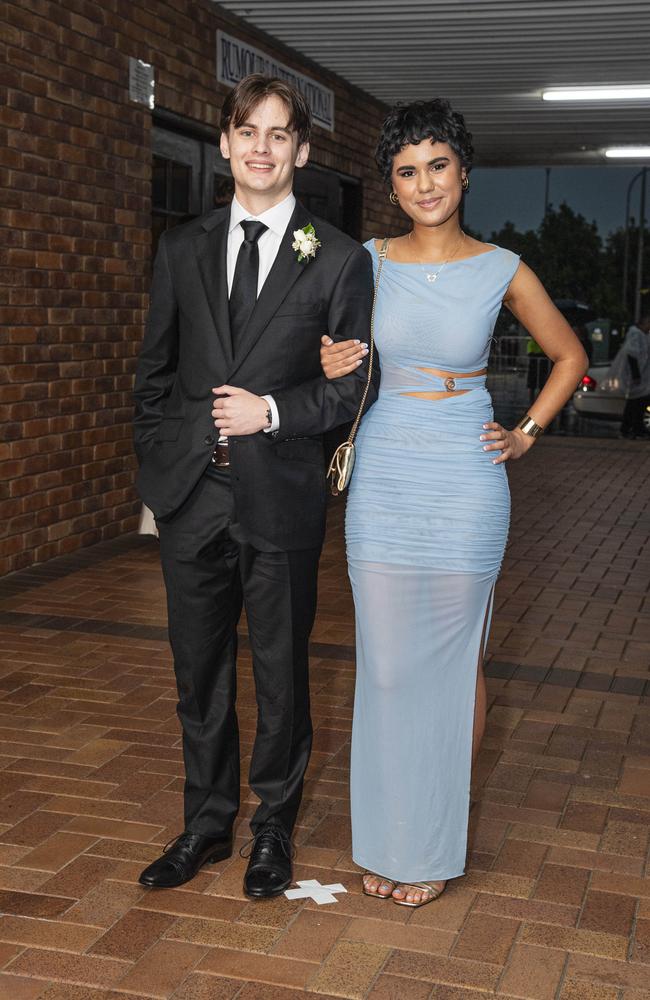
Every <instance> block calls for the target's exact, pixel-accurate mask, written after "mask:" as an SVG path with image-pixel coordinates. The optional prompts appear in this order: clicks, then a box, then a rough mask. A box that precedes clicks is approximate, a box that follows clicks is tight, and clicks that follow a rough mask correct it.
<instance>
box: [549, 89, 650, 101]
mask: <svg viewBox="0 0 650 1000" xmlns="http://www.w3.org/2000/svg"><path fill="white" fill-rule="evenodd" d="M644 98H645V100H650V86H643V87H571V88H567V89H565V90H561V89H559V88H556V89H553V90H543V91H542V100H543V101H637V100H643V99H644Z"/></svg>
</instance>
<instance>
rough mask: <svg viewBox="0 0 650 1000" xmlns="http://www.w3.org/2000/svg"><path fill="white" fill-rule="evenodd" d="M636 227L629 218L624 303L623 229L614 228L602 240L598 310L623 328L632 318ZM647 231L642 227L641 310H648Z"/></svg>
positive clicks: (649, 239) (649, 249) (649, 253)
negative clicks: (643, 231) (643, 236)
mask: <svg viewBox="0 0 650 1000" xmlns="http://www.w3.org/2000/svg"><path fill="white" fill-rule="evenodd" d="M638 245H639V227H638V226H637V225H635V223H634V219H632V220H631V224H630V229H629V234H628V268H627V288H626V294H625V303H624V302H623V272H624V269H625V229H624V228H623V227H621V228H620V229H615V230H613V232H611V233H610V234H609V236H608V237H607V239H606V241H605V247H604V250H603V280H602V283H601V290H600V297H599V298H598V300H597V302H598V311H599V312H601V313H602V315H603V316H611V317H612V320H613V321H614V324H615V325H616V326H618V327H619V328H621V327H623V328H625V327H626V326H628V325H629V324H630V323H631V322H632V320H633V318H634V317H633V313H634V297H635V292H636V269H637V248H638ZM649 285H650V233H648V231H647V230H646V235H645V241H644V245H643V282H642V297H641V310H642V312H648V311H649V310H650V290H648V286H649Z"/></svg>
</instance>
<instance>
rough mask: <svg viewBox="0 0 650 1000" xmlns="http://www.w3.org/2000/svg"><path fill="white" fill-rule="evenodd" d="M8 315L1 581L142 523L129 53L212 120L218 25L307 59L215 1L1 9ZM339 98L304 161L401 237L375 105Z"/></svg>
mask: <svg viewBox="0 0 650 1000" xmlns="http://www.w3.org/2000/svg"><path fill="white" fill-rule="evenodd" d="M0 11H1V15H0V16H1V20H2V22H3V24H4V28H5V30H4V31H3V33H2V43H1V46H0V57H1V58H0V64H1V65H2V69H1V70H0V73H1V74H2V80H1V85H2V89H3V93H2V98H3V99H2V101H1V104H2V107H1V109H0V170H1V171H2V184H1V188H2V191H1V193H0V198H1V199H2V207H3V209H5V210H6V211H3V216H2V218H3V221H2V224H1V225H2V228H1V230H0V231H1V235H2V241H3V242H2V246H3V258H2V268H1V277H0V281H1V285H0V295H1V296H2V298H1V300H0V305H1V306H2V311H3V330H4V336H3V341H2V348H1V350H2V368H1V370H0V410H1V412H2V418H1V419H2V426H1V434H0V489H1V491H2V492H1V494H0V496H1V498H2V500H1V502H2V516H1V518H0V531H1V535H0V573H6V572H9V571H11V570H15V569H21V568H23V567H25V566H28V565H30V564H31V563H35V562H41V561H43V560H46V559H49V558H51V557H53V556H56V555H59V554H62V553H64V552H70V551H72V550H73V549H76V548H78V547H80V546H83V545H91V544H93V543H94V542H97V541H100V540H101V539H104V538H110V537H113V536H115V535H118V534H121V533H123V532H126V531H130V530H133V529H134V528H135V527H136V525H137V513H138V506H139V504H138V500H137V497H136V495H135V492H134V488H133V479H134V472H135V459H134V456H133V452H132V446H131V425H130V421H131V414H132V403H131V387H132V381H133V372H134V367H135V360H136V357H137V352H138V348H139V343H140V340H141V336H142V330H143V322H144V316H145V310H146V305H147V288H148V275H149V256H150V186H151V141H150V140H151V112H150V111H149V110H148V109H146V108H143V107H142V106H140V105H137V104H133V103H131V102H130V101H129V99H128V60H129V56H136V57H138V58H140V59H143V60H145V61H146V62H151V63H153V65H154V67H155V72H156V104H157V106H158V107H160V108H164V109H166V110H168V111H171V112H174V113H176V114H178V115H182V116H184V117H186V118H188V119H192V120H194V121H196V122H200V123H203V124H204V125H209V126H216V124H217V122H218V117H219V110H220V107H221V103H222V101H223V98H224V95H225V88H223V87H220V86H219V85H217V83H216V72H215V52H216V44H215V32H216V30H217V28H218V27H222V28H224V29H225V30H229V31H231V33H234V34H237V35H238V36H239V37H242V38H245V39H246V40H248V41H250V42H252V43H253V44H256V45H257V46H258V47H260V48H265V49H267V50H269V49H271V48H273V50H274V51H275V52H276V53H277V55H278V57H279V58H281V59H283V61H285V62H290V63H291V64H292V65H295V66H300V65H301V61H300V59H299V57H297V56H296V55H295V54H292V53H289V52H288V51H287V50H286V49H284V48H283V47H282V46H280V45H275V44H274V43H271V42H270V40H269V39H268V38H267V37H266V36H264V35H262V34H260V33H258V32H256V31H253V30H251V29H250V28H247V27H246V26H245V25H244V24H243V22H241V21H239V20H238V19H236V18H233V17H232V16H230V15H228V14H226V13H225V12H224V11H222V10H221V9H220V8H218V7H217V6H216V5H215V4H213V3H211V2H210V0H200V2H190V0H171V2H169V3H165V2H163V0H147V2H146V3H145V2H143V0H139V2H129V0H102V3H94V2H90V0H64V2H50V0H19V2H15V3H14V2H9V3H0ZM302 67H303V69H304V70H305V71H306V72H308V73H309V72H311V73H312V75H313V74H314V73H315V74H316V75H317V77H318V79H320V80H321V81H323V82H325V83H327V85H328V86H330V87H332V88H333V89H334V90H335V92H336V122H337V128H336V132H335V133H333V134H330V133H327V132H324V131H322V130H321V129H316V130H315V137H314V142H313V146H312V161H313V162H314V163H317V164H320V165H321V166H324V167H330V168H334V169H337V170H340V171H342V172H344V173H347V174H350V175H352V176H355V177H362V178H363V181H364V220H363V228H364V235H365V236H369V235H371V234H381V233H384V232H386V231H388V230H389V229H392V230H393V231H395V225H396V217H395V215H394V214H393V212H392V210H391V209H390V206H388V203H387V200H386V196H385V193H384V192H383V190H382V188H381V185H380V183H379V181H378V179H377V175H376V171H375V168H374V164H373V163H372V160H371V146H372V142H373V139H374V135H375V133H376V130H377V126H378V124H379V121H380V119H381V114H382V109H381V107H380V105H379V104H377V103H376V102H373V101H371V100H370V99H369V98H368V99H367V98H365V96H364V95H361V94H360V93H359V91H356V90H354V89H353V88H351V87H347V86H346V85H345V84H344V83H343V82H342V81H340V80H338V79H337V78H336V77H333V76H331V75H329V74H327V73H325V72H324V71H322V70H316V71H315V70H314V68H313V67H311V69H310V66H309V63H307V62H303V63H302Z"/></svg>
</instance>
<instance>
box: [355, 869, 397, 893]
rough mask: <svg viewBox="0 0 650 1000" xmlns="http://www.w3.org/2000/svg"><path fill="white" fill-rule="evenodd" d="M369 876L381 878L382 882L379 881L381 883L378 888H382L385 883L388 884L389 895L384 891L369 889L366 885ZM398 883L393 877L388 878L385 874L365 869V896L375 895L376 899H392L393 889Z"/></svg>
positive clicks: (362, 885) (362, 881)
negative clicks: (371, 890) (370, 890)
mask: <svg viewBox="0 0 650 1000" xmlns="http://www.w3.org/2000/svg"><path fill="white" fill-rule="evenodd" d="M367 878H378V879H380V882H379V885H378V886H377V888H378V889H379V888H381V887H382V886H384V885H385V886H387V887H388V893H387V895H384V893H383V892H369V891H368V889H367V887H366V879H367ZM396 885H397V882H395V880H394V879H392V878H386V876H385V875H379V874H378V873H377V872H371V871H365V872H364V873H363V875H362V876H361V888H362V889H363V892H364V895H365V896H374V897H375V899H390V898H391V894H392V892H393V889H394V888H395V886H396Z"/></svg>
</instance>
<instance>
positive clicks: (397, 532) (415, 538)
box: [346, 241, 519, 882]
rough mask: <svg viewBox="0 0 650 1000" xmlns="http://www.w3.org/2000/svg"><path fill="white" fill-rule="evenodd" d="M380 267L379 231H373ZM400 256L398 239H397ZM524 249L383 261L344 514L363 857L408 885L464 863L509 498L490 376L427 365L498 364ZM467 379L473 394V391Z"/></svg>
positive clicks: (355, 828) (358, 840)
mask: <svg viewBox="0 0 650 1000" xmlns="http://www.w3.org/2000/svg"><path fill="white" fill-rule="evenodd" d="M366 248H367V249H368V250H369V252H370V254H371V255H372V257H373V261H374V266H375V272H376V269H377V264H378V254H377V251H376V248H375V244H374V241H370V242H368V243H366ZM389 253H390V250H389ZM518 264H519V258H518V257H517V256H516V255H515V254H513V253H511V252H510V251H509V250H504V249H502V248H500V247H495V248H493V249H491V250H489V251H486V252H484V253H482V254H480V255H479V256H477V257H472V258H471V259H468V260H459V261H451V262H450V263H448V264H447V265H446V266H445V267H443V268H442V269H441V270H440V273H439V276H438V278H437V280H436V281H435V282H434V283H430V282H429V281H427V277H426V272H427V271H429V272H431V271H435V270H438V268H439V267H440V265H435V264H431V265H430V266H428V267H423V266H421V265H419V264H402V263H398V262H396V261H391V260H386V261H385V262H384V266H383V270H382V274H381V280H380V288H379V294H378V298H377V305H376V314H375V340H376V346H377V350H378V354H379V359H380V362H381V387H380V391H379V398H378V400H377V402H376V403H375V404H374V406H372V407H371V409H370V410H369V411H368V413H367V414H366V416H365V417H364V418H363V420H362V423H361V427H360V429H359V434H358V437H357V458H356V466H355V469H354V474H353V477H352V482H351V484H350V489H349V497H348V505H347V512H346V541H347V553H348V566H349V573H350V580H351V582H352V589H353V593H354V602H355V608H356V646H357V658H356V665H357V674H356V692H355V702H354V722H353V731H352V770H351V796H352V837H353V857H354V860H355V862H356V863H357V864H358V865H360V866H361V867H362V868H367V869H369V870H370V871H373V872H377V873H379V874H381V875H385V876H387V877H388V878H392V879H396V880H399V881H403V882H404V881H411V882H412V881H424V880H427V881H429V880H442V879H450V878H454V877H456V876H458V875H462V874H463V873H464V869H465V854H466V850H467V819H468V811H469V788H470V771H471V752H472V727H473V716H474V701H475V691H476V678H477V668H478V663H479V658H480V652H481V648H482V644H483V648H484V644H485V641H486V638H487V632H488V629H489V621H490V615H491V607H492V597H493V593H494V584H495V581H496V579H497V576H498V573H499V569H500V566H501V561H502V559H503V552H504V548H505V544H506V540H507V534H508V525H509V518H510V494H509V490H508V481H507V477H506V471H505V467H504V465H494V464H493V461H492V460H493V459H494V458H495V457H496V456H497V454H498V452H486V451H484V450H483V442H481V441H480V440H479V437H480V435H481V434H482V433H484V432H483V424H484V423H486V422H487V421H490V420H492V419H493V413H492V404H491V400H490V395H489V393H488V391H487V389H486V388H485V376H479V377H473V378H471V379H458V380H457V381H456V394H455V395H453V396H450V397H447V398H444V399H438V400H428V399H423V398H416V397H413V396H408V395H405V393H408V392H429V391H445V386H444V380H443V379H442V378H440V377H439V376H435V375H431V374H426V373H425V372H423V371H422V370H421V369H422V368H424V367H428V368H438V369H441V370H442V371H445V372H454V373H458V374H460V373H463V372H473V371H478V370H480V369H482V368H485V367H486V364H487V359H488V354H489V350H490V341H491V338H492V332H493V329H494V324H495V322H496V318H497V315H498V313H499V309H500V307H501V303H502V300H503V297H504V295H505V293H506V290H507V288H508V285H509V283H510V281H511V279H512V277H513V275H514V273H515V271H516V269H517V266H518ZM461 390H468V391H466V392H462V391H461Z"/></svg>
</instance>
